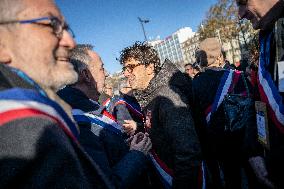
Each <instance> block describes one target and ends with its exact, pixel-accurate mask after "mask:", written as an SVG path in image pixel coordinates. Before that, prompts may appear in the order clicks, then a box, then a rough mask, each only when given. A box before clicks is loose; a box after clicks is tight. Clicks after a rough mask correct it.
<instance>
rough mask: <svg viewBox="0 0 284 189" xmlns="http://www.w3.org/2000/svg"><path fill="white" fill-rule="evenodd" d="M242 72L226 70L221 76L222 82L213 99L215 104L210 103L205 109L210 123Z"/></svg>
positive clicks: (207, 120)
mask: <svg viewBox="0 0 284 189" xmlns="http://www.w3.org/2000/svg"><path fill="white" fill-rule="evenodd" d="M240 73H241V72H237V71H234V70H224V74H223V76H222V78H221V81H220V84H219V86H218V89H217V92H216V95H215V99H214V101H213V104H212V105H210V106H209V107H208V108H207V109H206V110H205V115H206V122H207V123H209V122H210V120H211V116H212V114H213V113H214V112H216V110H217V109H218V107H219V106H220V104H221V103H222V101H223V100H224V98H225V96H226V95H227V94H228V93H229V92H230V91H231V90H233V87H234V85H235V84H236V83H237V81H238V79H239V76H240Z"/></svg>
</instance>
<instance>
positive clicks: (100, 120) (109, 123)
mask: <svg viewBox="0 0 284 189" xmlns="http://www.w3.org/2000/svg"><path fill="white" fill-rule="evenodd" d="M72 114H73V117H74V119H75V121H76V122H77V123H79V124H80V123H83V124H84V123H86V124H95V125H97V126H99V127H101V128H102V129H108V130H109V131H111V132H114V133H116V134H119V135H120V134H122V127H121V126H120V125H119V124H118V123H116V122H115V121H114V120H113V119H111V117H108V116H107V115H105V114H99V115H96V114H93V113H92V112H88V113H86V112H83V111H82V110H80V109H73V110H72Z"/></svg>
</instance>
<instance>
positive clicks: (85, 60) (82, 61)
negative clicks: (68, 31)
mask: <svg viewBox="0 0 284 189" xmlns="http://www.w3.org/2000/svg"><path fill="white" fill-rule="evenodd" d="M93 48H94V47H93V46H92V45H90V44H78V45H76V47H75V48H74V49H73V50H72V51H71V56H70V63H71V64H72V65H73V67H74V70H75V71H76V72H77V73H78V74H80V72H81V71H82V70H84V69H86V68H88V64H89V62H90V61H91V57H90V56H89V54H88V51H89V50H93Z"/></svg>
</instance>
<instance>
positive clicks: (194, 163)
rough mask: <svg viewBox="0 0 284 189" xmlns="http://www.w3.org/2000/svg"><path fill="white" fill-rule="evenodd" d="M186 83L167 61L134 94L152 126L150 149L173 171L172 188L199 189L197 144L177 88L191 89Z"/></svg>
mask: <svg viewBox="0 0 284 189" xmlns="http://www.w3.org/2000/svg"><path fill="white" fill-rule="evenodd" d="M177 81H178V82H177ZM186 81H188V80H187V78H186V76H185V75H184V74H182V73H181V72H180V71H179V70H178V69H177V68H176V67H175V66H174V65H173V64H172V63H171V62H169V61H166V62H165V63H164V65H163V67H162V69H161V70H160V71H159V73H158V74H157V75H156V76H155V77H154V78H153V79H152V80H151V81H150V84H149V86H148V87H147V88H146V89H145V90H144V91H136V92H135V97H136V99H137V100H138V102H139V104H140V105H141V107H142V110H143V112H144V114H145V115H146V119H149V120H150V122H151V127H150V128H148V132H149V134H150V138H151V140H152V143H153V149H154V150H155V151H156V153H157V154H158V156H159V157H160V159H161V160H162V161H164V162H165V163H166V165H167V166H168V167H169V168H171V169H173V173H174V178H173V187H174V188H198V187H197V180H198V170H199V168H200V167H199V166H200V164H201V150H200V144H199V140H198V138H197V134H196V131H195V128H194V123H193V119H192V117H191V113H190V108H189V106H188V96H187V95H188V94H185V93H183V92H182V91H183V90H184V89H183V88H180V87H181V86H183V87H190V86H189V85H190V84H189V83H186Z"/></svg>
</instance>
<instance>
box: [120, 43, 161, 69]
mask: <svg viewBox="0 0 284 189" xmlns="http://www.w3.org/2000/svg"><path fill="white" fill-rule="evenodd" d="M131 58H133V59H134V60H137V61H139V62H140V63H141V64H143V65H145V66H148V65H150V64H153V65H154V72H155V73H158V72H159V70H160V58H159V55H158V53H157V51H156V50H155V49H154V48H153V47H152V46H150V45H148V44H146V43H142V42H139V41H136V42H135V43H134V44H133V45H132V46H129V47H126V48H124V49H123V50H122V51H121V52H120V58H119V62H120V64H122V65H123V64H125V62H126V61H129V60H130V59H131Z"/></svg>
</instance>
